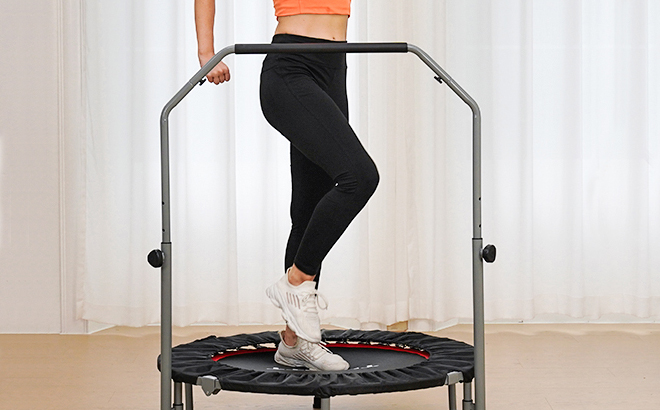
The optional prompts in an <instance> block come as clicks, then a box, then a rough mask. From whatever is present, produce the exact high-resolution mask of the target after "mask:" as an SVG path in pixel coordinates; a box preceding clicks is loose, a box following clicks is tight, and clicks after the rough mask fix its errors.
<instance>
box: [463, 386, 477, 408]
mask: <svg viewBox="0 0 660 410" xmlns="http://www.w3.org/2000/svg"><path fill="white" fill-rule="evenodd" d="M463 410H474V402H473V401H472V383H470V382H467V383H464V384H463Z"/></svg>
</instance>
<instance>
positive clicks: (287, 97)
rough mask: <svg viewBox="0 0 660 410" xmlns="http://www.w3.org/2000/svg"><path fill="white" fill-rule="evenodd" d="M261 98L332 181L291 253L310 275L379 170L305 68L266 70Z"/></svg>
mask: <svg viewBox="0 0 660 410" xmlns="http://www.w3.org/2000/svg"><path fill="white" fill-rule="evenodd" d="M261 99H262V109H263V112H264V115H265V117H266V119H267V120H268V121H269V122H270V123H271V125H273V127H274V128H276V129H277V130H278V131H280V132H281V133H282V134H283V135H284V136H285V137H286V138H287V139H289V141H290V142H291V144H293V145H294V147H295V148H296V149H297V150H298V151H300V153H302V154H303V155H304V156H305V157H306V158H307V159H309V161H311V162H312V163H314V164H316V165H317V166H318V167H319V168H321V169H322V170H323V171H324V172H325V173H326V174H327V175H328V176H329V177H330V179H331V180H332V182H333V186H332V187H331V189H330V190H329V191H328V192H327V193H326V194H325V195H324V196H323V197H322V198H321V200H320V201H318V203H317V205H316V207H315V208H314V210H313V211H312V214H311V217H310V218H309V223H308V225H307V228H306V229H305V232H304V234H303V236H302V239H301V240H300V245H299V246H298V251H297V253H296V255H295V257H294V263H295V265H296V266H297V267H298V268H299V269H300V270H301V271H303V272H304V273H306V274H308V275H311V276H315V275H317V274H318V272H319V269H320V265H321V261H322V260H323V259H324V258H325V256H326V255H327V253H328V252H329V251H330V249H331V248H332V246H333V245H334V244H335V243H336V242H337V240H338V239H339V237H340V236H341V235H342V234H343V232H344V231H345V230H346V228H347V227H348V225H349V224H350V222H351V221H352V220H353V219H354V218H355V216H356V215H357V214H358V213H359V211H360V210H361V209H362V208H363V207H364V205H366V203H367V200H368V199H369V198H370V197H371V195H372V194H373V192H374V190H375V189H376V186H377V184H378V179H379V177H378V171H377V169H376V166H375V164H374V163H373V161H372V160H371V158H370V157H369V155H368V154H367V152H366V151H365V149H364V147H363V146H362V144H361V143H360V141H359V139H358V138H357V136H356V135H355V133H354V132H353V129H352V128H351V127H350V125H349V124H348V119H347V118H346V116H345V115H344V113H343V112H342V109H341V108H340V107H339V106H338V105H337V104H336V103H335V101H334V100H333V99H332V98H331V97H330V96H329V94H328V93H327V92H326V91H325V90H323V89H322V88H321V86H320V85H319V83H318V82H317V81H316V80H315V79H313V78H311V77H310V75H309V74H308V73H304V72H299V71H297V70H292V71H291V72H289V73H285V74H282V73H279V72H278V70H277V69H274V70H268V71H265V72H264V73H262V89H261Z"/></svg>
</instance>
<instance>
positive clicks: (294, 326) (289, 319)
mask: <svg viewBox="0 0 660 410" xmlns="http://www.w3.org/2000/svg"><path fill="white" fill-rule="evenodd" d="M266 296H268V298H269V299H270V301H271V302H272V303H273V305H275V306H277V307H278V308H280V310H282V316H283V317H284V320H285V321H286V323H287V325H288V326H289V327H290V328H291V330H293V332H294V333H295V334H296V335H298V336H299V337H302V338H303V339H305V340H307V341H310V342H312V343H319V342H320V341H321V337H320V335H319V336H317V337H311V336H310V335H308V334H307V333H305V332H303V331H302V329H301V328H300V326H298V323H297V322H296V321H295V320H293V317H294V315H293V314H292V313H291V310H290V309H289V305H288V304H287V303H286V301H285V300H284V298H283V297H282V294H281V293H280V290H279V288H278V286H277V283H275V284H273V285H271V286H269V287H268V288H266ZM319 333H320V331H319Z"/></svg>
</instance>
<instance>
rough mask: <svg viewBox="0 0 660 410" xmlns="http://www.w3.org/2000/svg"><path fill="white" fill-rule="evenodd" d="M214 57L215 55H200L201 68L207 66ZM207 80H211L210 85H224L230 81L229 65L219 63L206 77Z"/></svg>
mask: <svg viewBox="0 0 660 410" xmlns="http://www.w3.org/2000/svg"><path fill="white" fill-rule="evenodd" d="M212 57H213V54H200V55H199V64H200V66H203V65H204V64H206V63H207V62H208V61H209V60H210V59H211V58H212ZM206 79H207V80H209V82H210V83H213V84H216V85H217V84H220V83H224V82H225V81H229V79H230V75H229V67H227V64H225V63H223V62H222V61H221V62H219V63H218V65H216V66H215V67H213V70H211V71H210V72H209V73H208V74H207V75H206Z"/></svg>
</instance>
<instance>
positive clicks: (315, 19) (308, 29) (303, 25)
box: [275, 14, 348, 41]
mask: <svg viewBox="0 0 660 410" xmlns="http://www.w3.org/2000/svg"><path fill="white" fill-rule="evenodd" d="M347 27H348V16H340V15H329V14H298V15H296V16H284V17H280V18H278V24H277V28H276V29H275V34H296V35H299V36H305V37H313V38H322V39H325V40H333V41H346V30H347Z"/></svg>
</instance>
